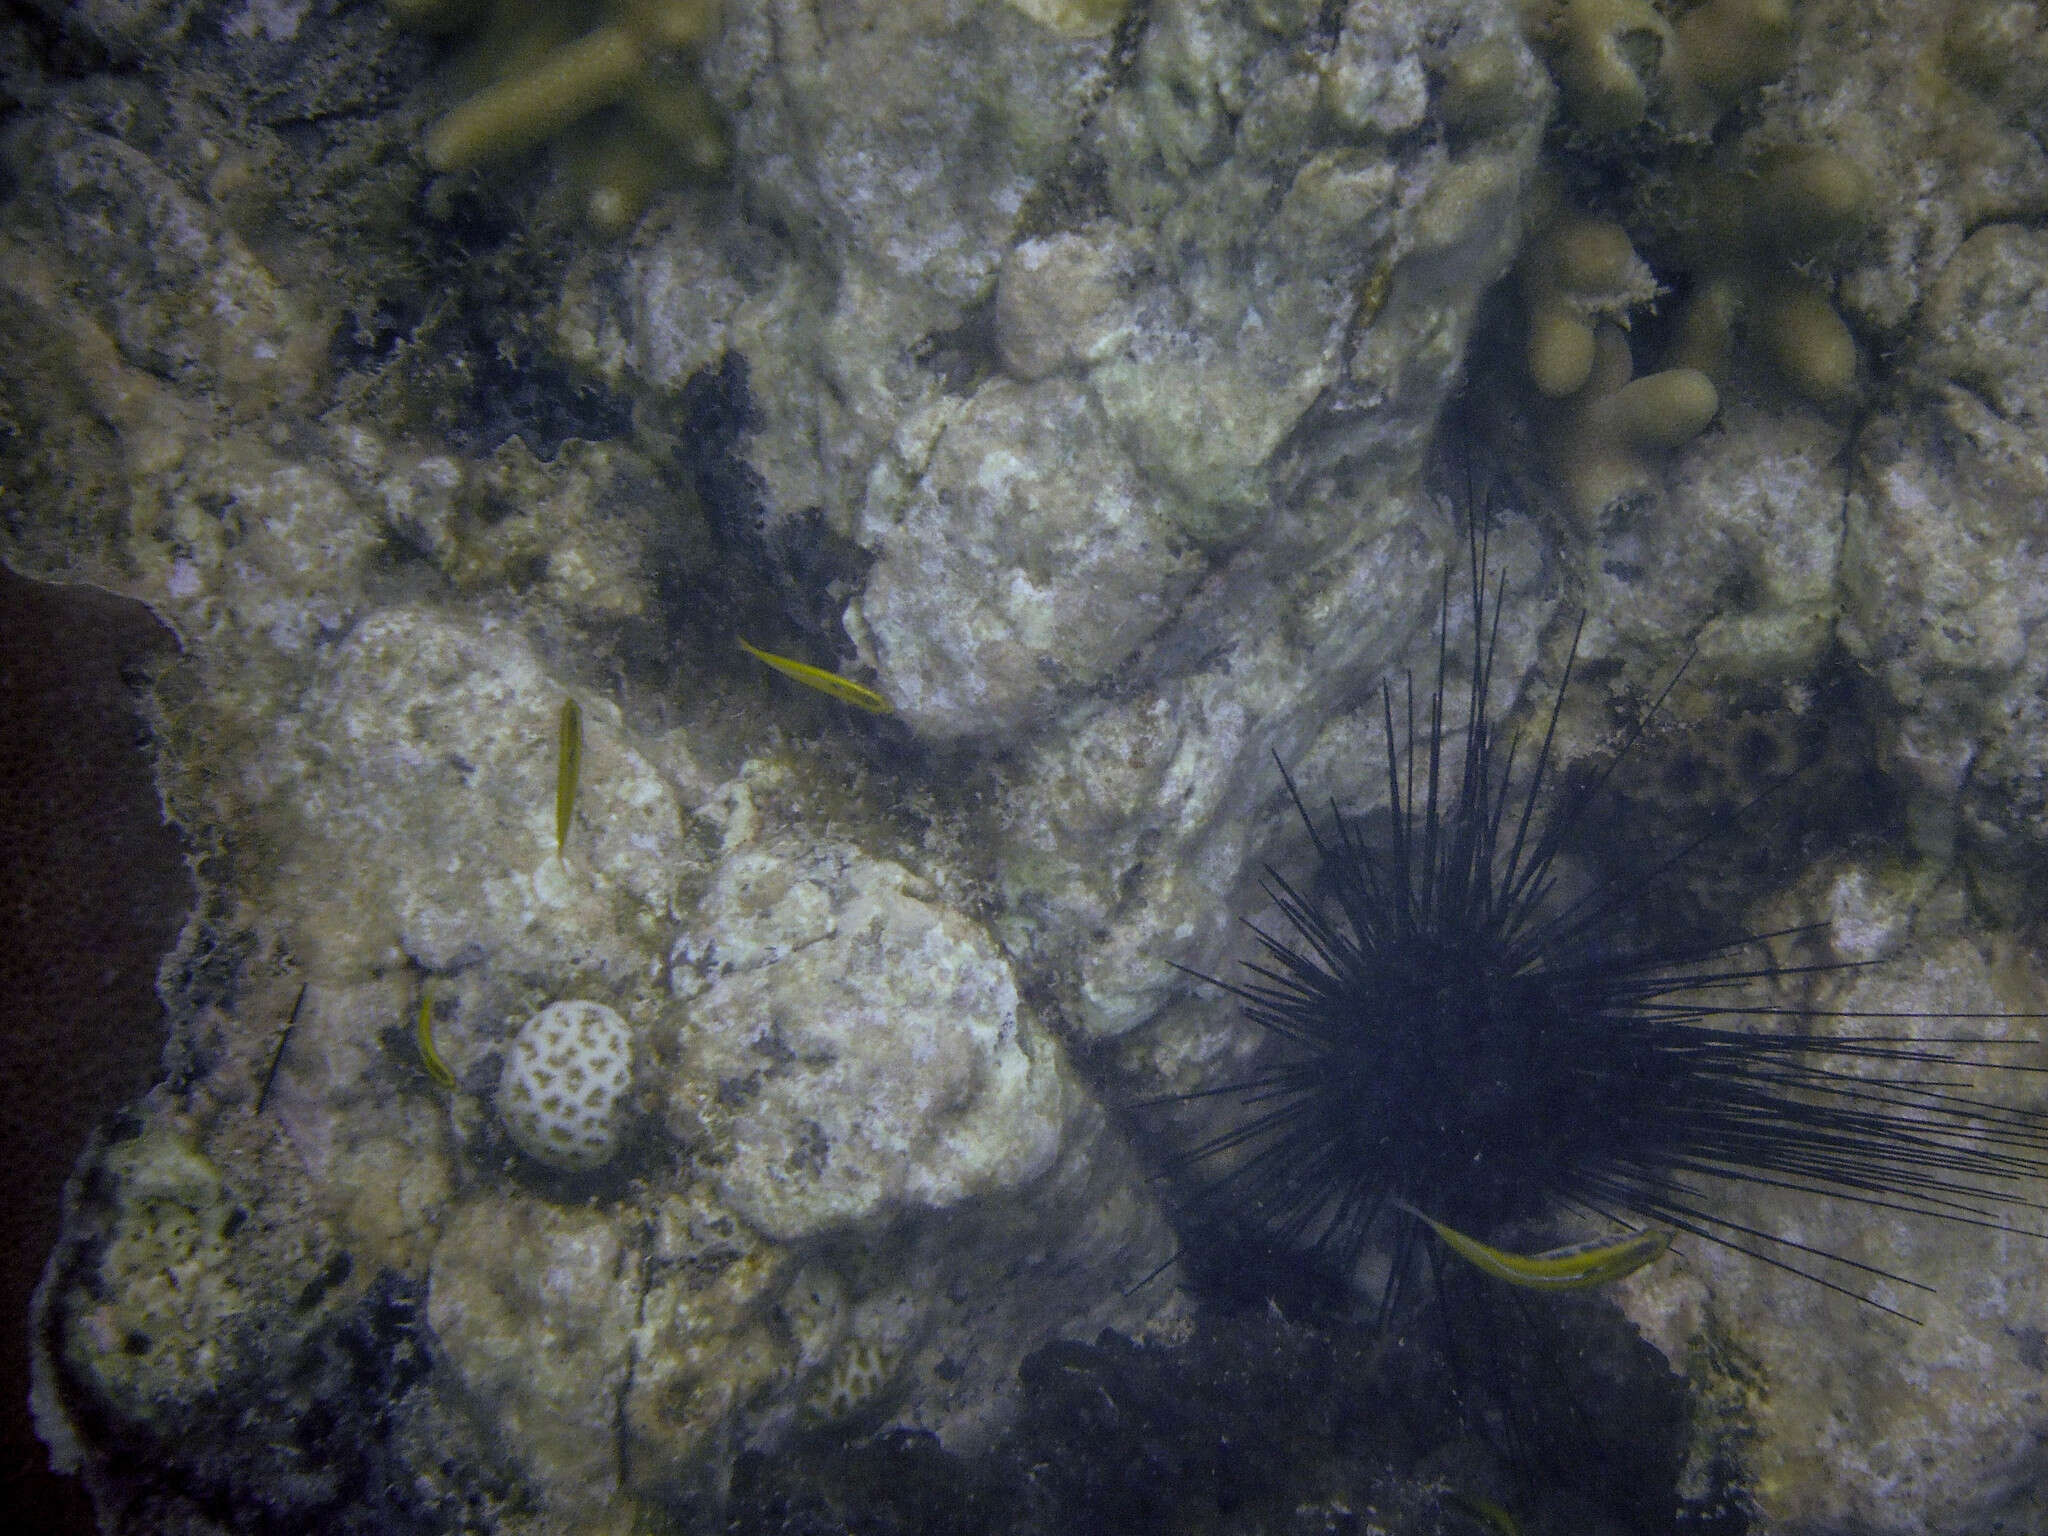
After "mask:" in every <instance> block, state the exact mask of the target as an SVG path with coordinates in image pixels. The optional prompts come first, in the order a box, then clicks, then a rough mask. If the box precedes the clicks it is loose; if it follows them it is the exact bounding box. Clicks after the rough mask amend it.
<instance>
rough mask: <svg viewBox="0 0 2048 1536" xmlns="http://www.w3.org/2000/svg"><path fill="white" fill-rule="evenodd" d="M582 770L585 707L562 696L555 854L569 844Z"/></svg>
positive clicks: (556, 765)
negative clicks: (583, 709) (582, 708)
mask: <svg viewBox="0 0 2048 1536" xmlns="http://www.w3.org/2000/svg"><path fill="white" fill-rule="evenodd" d="M582 772H583V711H582V710H580V709H578V708H577V707H576V701H575V700H574V699H564V700H562V739H561V743H560V745H559V747H558V749H557V751H556V756H555V857H556V858H561V857H563V856H564V850H565V849H566V848H567V847H568V845H569V821H570V818H571V817H573V816H574V815H575V814H576V780H577V778H578V776H580V775H581V774H582Z"/></svg>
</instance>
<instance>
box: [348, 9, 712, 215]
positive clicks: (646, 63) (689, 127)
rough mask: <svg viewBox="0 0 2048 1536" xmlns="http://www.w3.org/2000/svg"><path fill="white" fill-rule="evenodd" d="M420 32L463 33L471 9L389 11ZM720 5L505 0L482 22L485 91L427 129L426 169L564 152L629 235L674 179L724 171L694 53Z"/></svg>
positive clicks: (477, 64) (597, 207)
mask: <svg viewBox="0 0 2048 1536" xmlns="http://www.w3.org/2000/svg"><path fill="white" fill-rule="evenodd" d="M387 4H388V5H389V7H390V10H391V13H392V15H393V17H394V18H395V19H398V20H400V21H402V22H404V23H406V24H407V25H411V26H415V27H419V28H422V29H425V30H454V29H458V28H461V27H463V26H465V25H466V24H467V23H468V22H469V21H470V20H472V19H473V14H472V13H474V12H475V11H476V10H477V7H476V6H475V5H473V4H467V3H464V0H387ZM719 19H720V0H605V3H602V4H592V3H584V4H579V5H545V4H539V3H535V0H498V3H496V4H494V5H492V6H491V7H490V8H489V10H488V12H487V13H485V14H484V15H483V17H482V25H481V28H480V32H479V41H478V44H477V48H476V51H475V54H474V56H473V57H472V60H471V65H472V67H473V68H474V69H475V70H476V72H477V73H479V74H481V75H482V76H484V77H485V83H484V84H482V85H481V86H480V88H479V89H477V90H476V91H475V92H473V93H472V94H471V95H470V96H469V97H467V98H466V99H465V100H464V101H462V102H461V103H460V104H459V105H458V106H456V107H455V108H454V110H452V111H451V112H449V113H448V114H447V115H446V116H444V117H443V118H441V119H440V121H439V122H437V123H435V124H434V125H433V126H432V127H431V128H430V129H429V130H428V131H427V135H426V140H425V144H424V148H425V152H426V158H427V163H428V164H429V165H431V166H433V168H434V169H435V170H437V171H460V170H467V169H470V168H472V167H475V166H478V165H482V164H484V163H485V162H487V161H490V160H494V159H499V158H503V157H507V156H511V155H515V154H519V153H521V152H523V151H526V150H530V149H533V148H536V147H538V146H539V145H541V144H544V143H549V142H555V141H561V142H563V143H565V145H566V147H567V148H568V151H569V158H568V163H569V167H570V170H571V173H572V175H574V176H575V178H576V180H577V181H578V183H579V184H580V185H581V187H582V188H583V191H584V195H585V199H586V207H587V210H588V213H589V215H590V218H591V220H592V221H593V222H594V223H596V224H597V225H598V226H599V227H600V228H605V229H611V230H617V229H623V228H624V227H626V226H627V225H628V224H630V223H631V222H632V220H633V219H634V218H636V217H637V216H638V215H639V212H640V210H641V208H642V207H644V206H645V205H646V202H647V199H648V198H649V197H650V196H652V195H653V194H654V193H655V192H656V191H657V190H659V189H660V187H661V186H663V185H664V184H667V183H668V182H669V181H671V180H672V179H674V177H675V176H676V175H677V174H678V173H681V174H684V175H691V174H694V175H708V174H715V173H716V172H717V171H719V170H721V169H722V168H723V167H724V164H725V160H726V155H727V145H726V139H725V133H724V128H723V126H722V124H721V123H720V122H719V119H718V114H717V112H716V110H715V109H714V107H713V105H712V103H711V100H710V97H709V96H708V95H707V94H706V92H705V90H704V88H703V86H702V85H701V84H700V83H699V82H698V80H697V78H696V73H695V60H694V52H695V50H696V49H697V48H699V47H700V46H701V45H703V44H704V43H705V42H707V41H708V40H709V39H710V38H711V37H712V36H713V35H714V34H715V33H716V32H717V29H718V24H719Z"/></svg>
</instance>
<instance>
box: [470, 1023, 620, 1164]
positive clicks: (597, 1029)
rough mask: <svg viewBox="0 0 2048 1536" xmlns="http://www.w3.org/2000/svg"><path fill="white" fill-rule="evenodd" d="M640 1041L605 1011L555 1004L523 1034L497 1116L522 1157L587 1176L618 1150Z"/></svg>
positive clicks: (501, 1086)
mask: <svg viewBox="0 0 2048 1536" xmlns="http://www.w3.org/2000/svg"><path fill="white" fill-rule="evenodd" d="M632 1081H633V1035H632V1031H631V1030H630V1029H629V1028H628V1027H627V1024H626V1021H625V1020H624V1019H622V1018H620V1017H619V1015H618V1014H617V1013H615V1012H613V1011H612V1010H611V1009H609V1008H607V1007H605V1005H604V1004H603V1003H586V1002H574V1001H569V1002H559V1003H550V1004H548V1006H547V1007H545V1008H543V1009H541V1011H540V1012H539V1013H536V1014H535V1015H534V1016H533V1017H532V1018H530V1019H528V1020H527V1021H526V1023H525V1024H524V1025H523V1026H522V1027H521V1029H520V1031H519V1033H518V1035H517V1036H515V1037H514V1039H513V1041H512V1050H511V1054H509V1055H508V1056H507V1057H506V1058H505V1071H504V1075H503V1076H502V1077H500V1078H499V1080H498V1114H499V1116H500V1117H501V1118H502V1119H503V1120H504V1122H505V1130H506V1131H507V1133H508V1134H510V1136H511V1137H512V1140H513V1141H514V1142H515V1143H516V1144H517V1145H518V1147H519V1150H520V1151H522V1152H524V1153H525V1154H526V1155H527V1156H528V1157H531V1158H533V1159H534V1160H535V1161H536V1162H542V1163H546V1164H547V1165H548V1166H549V1167H551V1168H568V1169H574V1170H576V1171H578V1172H587V1171H588V1170H590V1169H592V1168H601V1167H603V1166H604V1165H605V1164H606V1163H608V1162H610V1161H611V1157H612V1153H613V1152H615V1151H616V1150H617V1149H618V1119H619V1105H620V1101H621V1100H622V1099H624V1098H625V1096H626V1090H627V1088H628V1087H629V1086H631V1084H632Z"/></svg>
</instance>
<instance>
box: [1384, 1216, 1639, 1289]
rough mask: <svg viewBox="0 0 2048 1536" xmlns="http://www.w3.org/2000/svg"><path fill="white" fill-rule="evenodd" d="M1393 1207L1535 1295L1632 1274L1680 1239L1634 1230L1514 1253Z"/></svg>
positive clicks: (1488, 1269) (1497, 1275) (1457, 1251)
mask: <svg viewBox="0 0 2048 1536" xmlns="http://www.w3.org/2000/svg"><path fill="white" fill-rule="evenodd" d="M1394 1204H1395V1205H1397V1206H1399V1207H1400V1208H1401V1209H1402V1210H1404V1211H1406V1212H1407V1213H1408V1214H1409V1215H1410V1216H1413V1217H1414V1218H1415V1219H1416V1220H1417V1221H1419V1222H1421V1223H1422V1224H1423V1225H1424V1226H1426V1227H1428V1228H1429V1230H1430V1231H1432V1232H1434V1233H1435V1234H1436V1235H1437V1236H1438V1237H1440V1238H1442V1239H1443V1244H1444V1246H1445V1247H1446V1248H1448V1249H1450V1250H1451V1252H1453V1253H1455V1254H1456V1255H1458V1257H1459V1258H1461V1259H1463V1260H1465V1261H1466V1262H1467V1263H1468V1264H1470V1265H1472V1267H1473V1268H1475V1269H1478V1270H1481V1271H1483V1272H1484V1273H1486V1274H1489V1275H1492V1276H1493V1277H1494V1279H1496V1280H1505V1281H1507V1283H1508V1284H1509V1285H1519V1286H1525V1287H1527V1288H1528V1289H1530V1290H1532V1291H1582V1290H1587V1289H1589V1288H1591V1287H1592V1286H1596V1285H1606V1284H1607V1283H1608V1282H1609V1281H1613V1280H1619V1279H1620V1278H1621V1277H1622V1276H1623V1275H1632V1274H1634V1273H1635V1272H1636V1271H1637V1270H1639V1269H1641V1268H1642V1267H1643V1266H1644V1265H1645V1264H1650V1263H1654V1262H1655V1261H1656V1260H1658V1259H1661V1258H1662V1257H1663V1256H1664V1252H1665V1250H1666V1249H1668V1248H1669V1247H1670V1246H1671V1240H1672V1238H1673V1237H1674V1236H1676V1235H1677V1234H1675V1233H1672V1232H1664V1231H1657V1230H1651V1231H1647V1232H1629V1233H1626V1234H1624V1235H1623V1236H1621V1237H1619V1238H1613V1239H1609V1238H1595V1239H1594V1240H1593V1241H1591V1242H1586V1243H1572V1244H1569V1245H1567V1246H1566V1247H1563V1248H1552V1249H1550V1250H1549V1251H1548V1252H1545V1253H1509V1252H1508V1251H1507V1250H1506V1249H1504V1248H1495V1247H1492V1246H1491V1245H1489V1244H1486V1243H1482V1242H1480V1241H1479V1239H1478V1238H1476V1237H1467V1236H1466V1235H1465V1234H1464V1233H1463V1232H1459V1231H1457V1230H1455V1229H1453V1228H1451V1227H1447V1226H1445V1225H1444V1224H1443V1223H1442V1222H1440V1221H1438V1220H1436V1219H1435V1218H1434V1217H1431V1216H1425V1215H1424V1214H1423V1213H1422V1212H1420V1211H1418V1210H1417V1209H1415V1207H1414V1206H1412V1205H1410V1204H1408V1202H1407V1201H1405V1200H1396V1201H1395V1202H1394Z"/></svg>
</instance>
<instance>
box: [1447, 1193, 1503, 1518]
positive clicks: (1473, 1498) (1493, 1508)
mask: <svg viewBox="0 0 2048 1536" xmlns="http://www.w3.org/2000/svg"><path fill="white" fill-rule="evenodd" d="M1422 1219H1423V1220H1424V1221H1428V1220H1429V1218H1428V1217H1427V1216H1425V1217H1423V1218H1422ZM1444 1502H1445V1503H1446V1504H1448V1505H1450V1506H1451V1508H1453V1509H1456V1510H1459V1511H1461V1512H1463V1513H1464V1514H1467V1515H1470V1516H1471V1517H1472V1518H1473V1519H1474V1520H1477V1521H1478V1522H1479V1523H1480V1524H1481V1525H1483V1526H1485V1527H1486V1528H1487V1529H1488V1530H1490V1531H1493V1532H1495V1533H1496V1536H1522V1522H1521V1521H1519V1520H1517V1519H1516V1518H1515V1517H1514V1516H1513V1515H1511V1514H1509V1513H1508V1510H1507V1506H1506V1505H1504V1504H1499V1503H1496V1502H1495V1501H1494V1500H1492V1499H1489V1498H1488V1497H1487V1496H1486V1495H1485V1494H1483V1493H1465V1492H1462V1491H1460V1490H1459V1489H1456V1488H1446V1489H1445V1490H1444Z"/></svg>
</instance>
